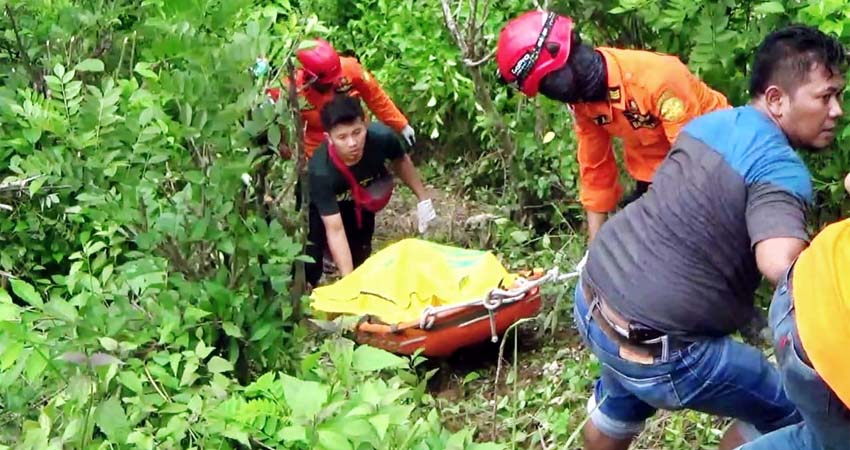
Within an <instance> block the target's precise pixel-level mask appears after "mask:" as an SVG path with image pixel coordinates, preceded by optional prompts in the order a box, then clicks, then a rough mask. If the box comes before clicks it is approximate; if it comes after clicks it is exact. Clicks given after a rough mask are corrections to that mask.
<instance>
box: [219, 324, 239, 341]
mask: <svg viewBox="0 0 850 450" xmlns="http://www.w3.org/2000/svg"><path fill="white" fill-rule="evenodd" d="M221 328H222V329H224V332H225V333H227V335H228V336H230V337H235V338H240V337H242V329H241V328H239V327H237V326H236V325H235V324H234V323H233V322H224V323H223V324H221Z"/></svg>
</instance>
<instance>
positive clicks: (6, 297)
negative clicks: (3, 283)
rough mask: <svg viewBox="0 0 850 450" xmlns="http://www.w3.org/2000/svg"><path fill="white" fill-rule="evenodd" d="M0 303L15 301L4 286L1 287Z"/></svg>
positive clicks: (12, 302)
mask: <svg viewBox="0 0 850 450" xmlns="http://www.w3.org/2000/svg"><path fill="white" fill-rule="evenodd" d="M0 303H10V304H14V303H15V302H14V301H12V296H11V295H9V293H8V292H6V290H5V289H3V288H2V287H0Z"/></svg>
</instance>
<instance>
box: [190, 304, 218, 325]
mask: <svg viewBox="0 0 850 450" xmlns="http://www.w3.org/2000/svg"><path fill="white" fill-rule="evenodd" d="M210 314H211V313H210V312H209V311H204V310H203V309H198V308H195V307H194V306H189V307H187V308H186V311H185V312H184V313H183V317H184V318H185V319H186V320H187V321H188V322H192V323H194V322H197V321H199V320H201V319H203V318H204V317H207V316H208V315H210Z"/></svg>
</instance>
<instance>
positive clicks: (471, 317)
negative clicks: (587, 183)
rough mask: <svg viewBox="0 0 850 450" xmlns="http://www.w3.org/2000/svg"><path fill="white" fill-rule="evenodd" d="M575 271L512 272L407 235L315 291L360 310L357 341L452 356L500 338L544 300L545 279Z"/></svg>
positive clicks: (317, 297) (335, 306) (477, 255)
mask: <svg viewBox="0 0 850 450" xmlns="http://www.w3.org/2000/svg"><path fill="white" fill-rule="evenodd" d="M574 276H577V273H575V272H573V273H570V274H563V275H562V274H559V273H558V270H557V269H552V270H549V271H547V272H544V271H543V270H539V269H538V270H533V271H524V272H519V273H509V272H508V271H507V270H506V269H505V268H504V266H502V264H501V263H500V262H499V261H498V259H497V258H496V257H495V256H494V255H493V254H492V253H490V252H485V251H480V250H470V249H462V248H457V247H451V246H445V245H440V244H435V243H432V242H428V241H424V240H419V239H405V240H402V241H399V242H397V243H395V244H392V245H390V246H388V247H387V248H385V249H383V250H381V251H380V252H378V253H376V254H374V255H372V256H371V257H370V258H369V259H368V260H367V261H366V262H364V263H363V264H362V265H361V266H360V267H358V268H357V269H356V270H354V271H353V272H352V273H351V274H349V275H348V276H346V277H344V278H343V279H341V280H339V281H337V282H336V283H333V284H331V285H328V286H323V287H319V288H317V289H315V290H314V291H313V293H312V294H311V299H312V303H311V306H312V307H313V309H316V310H320V311H325V312H329V313H336V314H347V315H352V316H356V317H359V321H358V322H357V325H356V327H355V332H354V334H355V340H356V341H357V342H358V343H361V344H368V345H371V346H373V347H378V348H382V349H385V350H387V351H390V352H393V353H397V354H405V355H410V354H413V353H414V352H416V351H417V350H422V354H423V355H425V356H428V357H447V356H450V355H451V354H452V353H454V352H455V351H457V350H458V349H459V348H462V347H466V346H470V345H474V344H478V343H481V342H484V341H486V340H487V339H490V340H491V341H493V342H497V341H498V337H499V336H500V335H502V334H503V333H504V332H505V330H507V329H508V327H510V326H511V325H512V324H514V323H515V322H517V321H518V320H520V319H523V318H526V317H533V316H535V315H536V314H537V313H538V312H539V311H540V307H541V297H540V286H541V285H542V284H543V283H545V282H548V281H553V280H559V281H560V280H564V279H567V278H571V277H574Z"/></svg>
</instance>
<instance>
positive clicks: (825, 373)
mask: <svg viewBox="0 0 850 450" xmlns="http://www.w3.org/2000/svg"><path fill="white" fill-rule="evenodd" d="M844 185H845V187H846V188H847V191H848V192H850V175H848V176H847V178H846V179H845V180H844ZM770 325H771V328H772V329H773V333H774V346H775V349H776V359H777V361H778V363H779V369H780V371H781V372H782V379H783V383H784V385H785V391H786V392H787V393H788V397H789V398H790V399H791V401H793V402H794V403H795V404H796V405H797V408H798V410H799V411H800V414H801V415H802V416H803V419H804V422H803V423H801V424H797V425H791V426H788V427H785V428H782V429H780V430H777V431H774V432H773V433H770V434H767V435H765V436H763V437H761V438H760V439H758V440H756V441H753V442H752V443H750V444H747V445H745V446H743V447H740V450H768V449H770V450H839V449H842V450H843V449H847V448H850V409H848V408H850V358H848V357H847V351H848V349H850V219H845V220H843V221H841V222H838V223H834V224H832V225H830V226H828V227H826V228H825V229H824V230H823V231H821V233H820V234H818V235H817V236H816V237H815V238H814V239H813V240H812V244H811V246H809V248H807V249H806V250H805V251H803V253H801V254H800V256H799V258H798V259H797V261H796V263H795V264H794V265H793V266H792V267H791V268H790V269H789V270H788V272H787V274H786V276H785V277H783V279H782V281H781V282H780V283H779V284H778V285H777V289H776V293H775V294H774V297H773V302H772V303H771V306H770Z"/></svg>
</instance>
